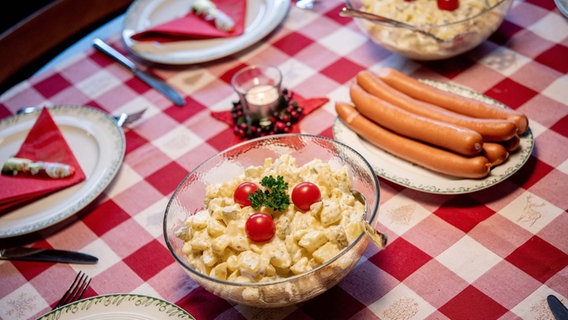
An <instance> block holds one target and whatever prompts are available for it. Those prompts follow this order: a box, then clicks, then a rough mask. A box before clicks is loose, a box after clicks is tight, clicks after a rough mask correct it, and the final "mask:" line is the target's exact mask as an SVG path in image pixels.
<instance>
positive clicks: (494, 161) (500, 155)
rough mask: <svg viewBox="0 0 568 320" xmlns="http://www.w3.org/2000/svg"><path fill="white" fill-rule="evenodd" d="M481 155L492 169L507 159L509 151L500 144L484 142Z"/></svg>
mask: <svg viewBox="0 0 568 320" xmlns="http://www.w3.org/2000/svg"><path fill="white" fill-rule="evenodd" d="M482 154H483V155H484V156H485V157H486V158H487V159H488V160H489V162H490V163H491V166H492V167H495V166H498V165H500V164H502V163H503V162H505V161H507V159H508V158H509V151H507V149H506V148H505V147H504V146H503V145H502V144H500V143H495V142H485V143H484V144H483V152H482Z"/></svg>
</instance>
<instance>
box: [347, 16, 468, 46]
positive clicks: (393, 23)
mask: <svg viewBox="0 0 568 320" xmlns="http://www.w3.org/2000/svg"><path fill="white" fill-rule="evenodd" d="M339 15H340V16H342V17H351V18H361V19H365V20H368V21H371V22H373V23H379V24H382V25H388V26H392V27H400V28H405V29H409V30H413V31H416V32H419V33H421V34H423V35H425V36H428V37H430V38H432V39H434V40H436V41H437V42H452V41H454V40H456V39H457V38H461V37H463V35H457V36H456V37H454V38H450V39H446V40H444V39H442V38H439V37H437V36H436V35H434V34H432V33H430V32H428V31H425V30H423V29H420V28H418V27H416V26H413V25H410V24H407V23H404V22H401V21H397V20H393V19H390V18H387V17H383V16H379V15H376V14H373V13H370V12H366V11H361V10H356V9H352V8H343V9H341V11H340V12H339Z"/></svg>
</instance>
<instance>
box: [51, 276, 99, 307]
mask: <svg viewBox="0 0 568 320" xmlns="http://www.w3.org/2000/svg"><path fill="white" fill-rule="evenodd" d="M90 283H91V278H90V277H89V276H87V275H86V274H85V273H83V271H79V273H78V274H77V276H76V277H75V279H74V280H73V283H71V285H70V286H69V289H67V291H65V293H64V294H63V297H61V299H60V300H59V302H58V303H57V304H56V305H55V307H53V309H54V310H55V309H57V308H59V307H62V306H64V305H66V304H69V303H71V302H74V301H77V300H79V299H81V297H82V296H83V294H84V293H85V291H87V288H88V287H89V284H90Z"/></svg>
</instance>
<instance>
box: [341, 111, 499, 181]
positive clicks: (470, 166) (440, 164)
mask: <svg viewBox="0 0 568 320" xmlns="http://www.w3.org/2000/svg"><path fill="white" fill-rule="evenodd" d="M335 110H336V112H337V114H338V116H339V118H340V119H341V121H343V123H345V125H346V126H347V127H349V128H350V129H351V130H353V131H354V132H356V133H357V134H359V135H360V136H361V137H362V138H364V139H365V140H367V141H368V142H370V143H371V144H373V145H375V146H376V147H378V148H381V149H383V150H385V151H387V152H389V153H391V154H393V155H395V156H397V157H400V158H402V159H405V160H407V161H409V162H412V163H414V164H417V165H419V166H422V167H424V168H427V169H430V170H432V171H435V172H438V173H443V174H446V175H450V176H454V177H460V178H472V179H480V178H484V177H486V176H487V175H488V174H489V171H490V167H491V163H489V160H487V158H486V157H484V156H481V155H479V156H475V157H465V156H462V155H459V154H457V153H454V152H451V151H447V150H444V149H441V148H437V147H434V146H431V145H428V144H425V143H422V142H419V141H416V140H413V139H410V138H406V137H404V136H401V135H399V134H396V133H394V132H392V131H390V130H387V129H385V128H383V127H381V126H379V125H377V124H376V123H375V122H373V121H371V120H369V119H367V118H366V117H365V116H363V115H362V114H360V113H359V112H358V111H357V109H355V107H354V106H353V105H352V104H350V103H347V102H336V104H335Z"/></svg>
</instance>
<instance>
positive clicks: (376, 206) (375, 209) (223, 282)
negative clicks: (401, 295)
mask: <svg viewBox="0 0 568 320" xmlns="http://www.w3.org/2000/svg"><path fill="white" fill-rule="evenodd" d="M287 137H299V138H303V137H306V138H310V139H319V140H325V141H329V142H332V143H333V144H336V145H339V146H341V147H342V148H345V149H347V150H349V151H350V152H351V153H353V154H354V155H356V156H357V157H359V158H360V159H361V160H363V163H364V165H365V166H366V167H367V169H369V171H370V172H371V173H372V177H373V184H374V185H375V186H376V188H377V201H376V202H375V204H374V206H373V208H372V209H371V210H370V212H371V216H370V217H368V221H374V219H375V218H377V216H378V214H379V202H380V184H379V179H378V177H377V175H376V173H375V171H374V169H373V167H372V166H371V164H370V163H369V162H368V161H367V159H365V157H363V155H361V154H360V153H359V152H358V151H357V150H355V149H353V148H351V147H350V146H348V145H346V144H344V143H342V142H340V141H337V140H335V139H331V138H328V137H324V136H320V135H314V134H304V133H286V134H278V135H270V136H265V137H259V138H254V139H250V140H247V141H243V142H240V143H238V144H236V145H233V146H231V147H229V148H226V149H224V150H222V151H220V152H217V153H215V154H214V155H212V156H211V157H209V158H207V159H206V160H204V161H203V162H201V163H200V164H199V165H197V166H196V167H195V168H194V169H193V170H191V171H190V172H189V173H188V174H187V175H186V176H185V177H184V179H183V180H182V181H181V182H180V183H179V185H178V186H177V187H176V189H175V191H174V192H173V193H172V195H171V196H170V198H169V200H168V204H167V206H166V210H165V211H164V219H163V224H162V229H163V233H164V240H165V242H166V246H167V247H168V250H169V251H170V252H171V253H172V255H173V256H174V258H175V259H176V260H177V261H178V262H179V263H180V264H181V265H182V266H183V267H184V269H186V270H188V271H190V272H191V273H192V274H194V275H196V276H198V277H200V278H203V279H205V280H207V281H211V282H215V283H218V284H221V285H228V286H233V287H242V288H247V287H267V286H271V285H278V284H282V283H286V282H290V281H294V280H297V279H299V278H303V277H306V276H308V275H310V274H313V273H316V272H317V271H319V270H321V269H323V268H325V267H327V266H329V265H330V264H332V263H333V262H335V261H336V260H338V259H339V258H341V257H343V256H344V255H345V254H347V253H348V252H349V251H350V250H351V249H352V248H353V247H355V245H357V244H358V243H359V242H360V241H361V240H362V239H363V237H367V234H366V233H365V232H364V231H363V232H361V234H360V235H359V236H358V237H357V238H356V239H355V240H353V242H351V243H350V244H349V245H348V246H347V247H345V248H343V250H341V252H339V253H338V254H337V255H335V256H334V257H333V258H331V259H329V260H328V261H326V262H325V263H324V264H322V265H319V266H318V267H316V268H314V269H311V270H309V271H307V272H304V273H301V274H297V275H294V276H291V277H288V278H283V279H278V280H274V281H266V282H253V283H240V282H231V281H226V280H221V279H217V278H214V277H211V276H209V275H207V274H204V273H201V272H199V271H198V270H196V269H194V268H192V267H191V266H190V265H189V264H187V262H186V261H185V260H183V259H182V258H181V257H179V256H178V255H177V254H176V252H175V250H174V248H173V246H172V244H171V243H170V240H169V237H168V234H169V232H168V230H167V223H166V221H167V218H168V213H169V209H170V206H171V205H172V202H173V200H174V198H175V196H176V195H177V194H178V193H179V192H180V188H181V186H183V185H184V183H185V181H186V180H187V179H189V177H190V176H191V175H192V174H193V173H194V172H196V171H197V170H198V169H200V168H201V167H202V166H203V165H205V164H206V163H207V162H209V161H211V160H212V159H214V158H216V157H218V156H220V155H222V154H225V153H228V152H230V151H233V150H235V149H238V148H242V147H243V146H246V145H247V144H251V143H256V142H259V141H263V140H271V139H281V138H287ZM367 214H368V212H367V211H365V213H364V216H366V215H367ZM369 241H370V239H369ZM370 242H371V241H370Z"/></svg>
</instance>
